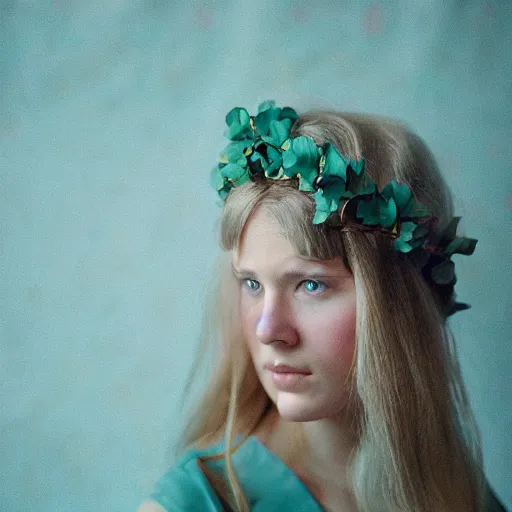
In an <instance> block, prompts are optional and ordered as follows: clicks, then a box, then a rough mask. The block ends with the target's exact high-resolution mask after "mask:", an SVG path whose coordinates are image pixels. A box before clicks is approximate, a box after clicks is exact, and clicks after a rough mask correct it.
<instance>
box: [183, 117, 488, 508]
mask: <svg viewBox="0 0 512 512" xmlns="http://www.w3.org/2000/svg"><path fill="white" fill-rule="evenodd" d="M292 133H293V135H294V136H297V135H308V136H310V137H313V138H314V139H315V140H316V141H317V143H323V142H324V141H325V140H329V141H331V142H332V143H333V144H335V145H336V146H337V148H338V150H339V151H340V152H341V153H343V154H348V155H350V156H352V157H356V156H358V155H362V156H363V157H364V158H365V162H366V169H367V172H368V174H369V175H370V177H371V178H372V179H373V180H374V181H376V182H377V184H378V185H379V187H382V186H383V185H384V184H385V183H387V182H388V181H389V180H390V179H391V178H395V179H397V180H398V181H401V182H403V183H406V184H408V185H409V187H410V188H411V189H412V190H413V192H414V194H415V196H416V197H417V198H418V199H419V200H420V201H422V202H423V203H425V204H426V205H427V206H428V207H429V208H430V209H431V210H432V211H433V212H434V213H435V214H436V215H437V216H438V217H439V218H440V224H441V226H442V225H443V224H446V222H448V221H449V219H451V217H452V215H453V206H452V201H451V196H450V193H449V191H448V189H447V187H446V185H445V182H444V181H443V178H442V176H441V174H440V172H439V169H438V167H437V164H436V162H435V160H434V158H433V156H432V154H431V153H430V151H429V150H428V148H427V147H426V145H425V144H424V142H423V141H422V140H421V139H420V138H419V137H418V136H416V135H414V134H413V133H412V132H411V131H410V130H409V129H408V128H407V127H406V126H405V125H403V124H401V123H400V122H398V121H395V120H392V119H388V118H383V117H378V116H371V115H362V114H350V113H336V112H330V111H329V112H325V111H318V112H311V113H308V114H305V115H302V116H300V117H299V119H298V120H297V121H296V123H295V125H294V126H293V130H292ZM258 207H265V208H266V209H267V210H268V211H269V212H270V213H271V214H272V215H274V216H275V217H276V219H277V220H278V221H279V223H280V224H281V225H282V227H283V228H284V232H285V233H286V235H287V237H288V238H289V240H290V242H291V243H292V244H293V245H294V247H295V248H296V250H297V252H298V253H299V254H300V255H302V256H304V257H312V258H318V259H333V258H340V257H341V258H342V259H343V261H344V262H345V264H346V265H347V267H348V268H349V269H350V270H351V272H352V273H353V276H354V281H355V286H356V295H357V327H356V351H355V355H354V365H353V368H354V383H355V392H356V396H357V400H358V403H359V404H360V407H359V408H358V410H360V411H361V412H360V415H361V417H360V418H358V424H359V425H360V439H359V444H358V447H357V450H356V452H355V454H354V458H353V460H352V463H351V474H352V483H353V492H354V496H355V499H356V502H357V505H358V509H359V510H361V511H373V510H376V509H378V510H380V511H391V510H393V511H394V510H407V511H410V510H414V511H416V512H434V511H435V512H442V511H446V512H448V511H453V510H461V511H462V510H464V511H471V512H477V511H481V510H483V474H482V461H481V449H480V442H479V434H478V430H477V428H476V425H475V422H474V418H473V415H472V412H471V409H470V406H469V403H468V399H467V396H466V392H465V388H464V384H463V381H462V378H461V373H460V368H459V365H458V358H457V354H456V350H455V346H454V343H453V338H452V336H451V333H450V330H449V327H448V325H447V323H446V319H445V318H444V316H443V313H442V311H443V307H442V306H443V305H442V304H441V299H440V298H439V297H438V296H436V295H435V294H434V293H433V292H432V290H431V289H430V288H429V286H428V285H427V283H426V282H425V281H424V279H423V278H422V276H421V274H420V272H419V271H418V270H417V268H416V267H414V266H413V265H412V264H411V263H410V262H409V261H408V259H407V257H406V256H405V255H403V254H400V253H397V252H395V251H393V250H391V247H390V242H389V239H388V238H386V236H385V235H382V234H379V233H376V232H357V231H348V232H346V231H340V230H333V229H332V228H328V227H326V226H324V225H313V224H312V222H311V221H312V217H313V212H314V205H313V201H312V200H311V198H310V197H309V196H307V195H306V194H304V193H302V192H299V191H298V190H296V189H295V188H294V187H293V186H290V183H286V182H273V183H249V184H246V185H244V186H242V187H239V188H235V189H233V190H232V191H231V192H230V195H229V196H228V199H227V201H226V204H225V206H224V210H223V214H222V218H221V221H220V239H221V246H222V248H223V250H224V253H223V257H222V258H221V261H220V263H219V265H220V270H219V271H217V272H216V275H217V280H216V283H215V285H214V291H213V293H212V297H211V300H210V301H209V303H208V304H207V308H206V310H205V321H204V329H203V346H202V349H201V354H202V355H203V357H204V353H205V351H206V350H207V348H208V347H209V348H210V350H211V354H212V355H216V356H217V357H216V358H215V359H211V357H208V358H204V359H205V360H208V361H213V363H212V365H211V368H210V370H211V378H210V382H209V383H208V385H207V388H206V392H204V393H203V395H202V397H201V399H200V400H199V401H198V405H197V407H196V408H195V410H194V412H193V414H192V415H191V416H190V420H189V423H188V424H187V426H186V429H185V435H184V436H183V439H182V447H186V446H191V445H196V446H198V445H199V446H205V445H208V444H211V443H214V442H217V441H219V440H220V439H222V438H223V437H224V439H225V453H224V454H223V457H224V458H225V462H226V469H227V475H228V482H227V485H226V486H224V487H223V486H222V483H219V482H218V481H217V482H216V484H217V485H218V490H219V493H220V494H223V495H224V498H225V499H226V501H227V502H230V503H231V504H232V506H233V507H234V508H236V509H237V510H240V511H247V510H249V507H248V504H247V500H246V499H245V497H244V493H243V489H242V488H241V486H240V484H239V483H238V480H237V478H236V474H235V471H234V469H233V465H232V463H231V454H232V452H233V450H234V449H235V438H236V436H237V435H239V434H242V435H246V436H247V435H250V434H251V432H253V431H254V429H255V428H256V427H257V426H258V425H259V424H260V423H261V421H262V418H263V417H264V415H265V411H267V410H268V397H267V395H266V393H265V391H264V390H263V387H262V386H261V384H260V383H259V381H258V378H257V376H256V373H255V370H254V367H253V365H252V362H251V360H250V357H249V355H248V353H247V350H246V348H245V344H244V343H243V340H242V339H241V338H242V337H241V333H240V325H239V320H238V318H239V317H238V314H237V307H238V289H237V286H236V283H235V281H234V278H233V276H232V272H231V269H230V258H229V254H230V251H233V250H236V249H237V247H238V244H239V241H240V237H241V234H242V231H243V229H244V226H245V224H246V222H247V219H248V218H249V216H250V215H251V213H253V212H254V211H255V209H256V208H258ZM191 379H193V377H192V378H191Z"/></svg>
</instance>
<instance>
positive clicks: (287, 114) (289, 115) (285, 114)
mask: <svg viewBox="0 0 512 512" xmlns="http://www.w3.org/2000/svg"><path fill="white" fill-rule="evenodd" d="M298 117H299V114H297V112H295V110H294V109H293V108H291V107H284V108H282V109H281V115H280V116H279V118H280V119H289V120H290V121H291V122H292V124H293V123H294V122H295V121H296V120H297V118H298Z"/></svg>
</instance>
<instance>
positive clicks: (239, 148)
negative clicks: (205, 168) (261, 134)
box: [221, 140, 251, 167]
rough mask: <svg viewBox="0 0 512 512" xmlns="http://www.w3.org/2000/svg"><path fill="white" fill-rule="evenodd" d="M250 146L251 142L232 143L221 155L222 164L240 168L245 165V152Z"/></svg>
mask: <svg viewBox="0 0 512 512" xmlns="http://www.w3.org/2000/svg"><path fill="white" fill-rule="evenodd" d="M250 144H251V141H247V140H245V141H240V142H232V143H231V144H229V145H228V146H226V148H225V149H224V151H223V152H222V154H221V162H222V163H226V164H227V163H230V164H237V165H240V166H241V167H243V166H245V165H246V164H247V161H246V157H245V150H246V149H247V147H248V146H249V145H250Z"/></svg>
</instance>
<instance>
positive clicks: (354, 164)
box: [347, 158, 364, 176]
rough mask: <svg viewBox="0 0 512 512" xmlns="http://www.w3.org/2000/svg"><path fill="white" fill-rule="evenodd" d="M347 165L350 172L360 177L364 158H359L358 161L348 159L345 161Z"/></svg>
mask: <svg viewBox="0 0 512 512" xmlns="http://www.w3.org/2000/svg"><path fill="white" fill-rule="evenodd" d="M347 164H348V165H349V166H350V167H351V168H352V170H353V171H354V172H355V173H356V174H357V175H358V176H361V175H362V174H363V170H364V158H359V160H354V159H353V158H350V159H349V160H348V161H347Z"/></svg>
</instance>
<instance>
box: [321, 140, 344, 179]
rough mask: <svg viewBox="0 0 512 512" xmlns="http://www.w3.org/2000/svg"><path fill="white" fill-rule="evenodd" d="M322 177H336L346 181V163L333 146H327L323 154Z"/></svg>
mask: <svg viewBox="0 0 512 512" xmlns="http://www.w3.org/2000/svg"><path fill="white" fill-rule="evenodd" d="M322 174H323V175H324V176H337V177H339V178H341V179H342V180H343V181H345V182H346V181H347V161H346V160H345V159H344V158H343V156H341V155H340V153H339V152H338V150H337V149H336V148H335V147H334V145H333V144H329V146H328V148H327V151H326V153H325V165H324V171H323V173H322Z"/></svg>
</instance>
